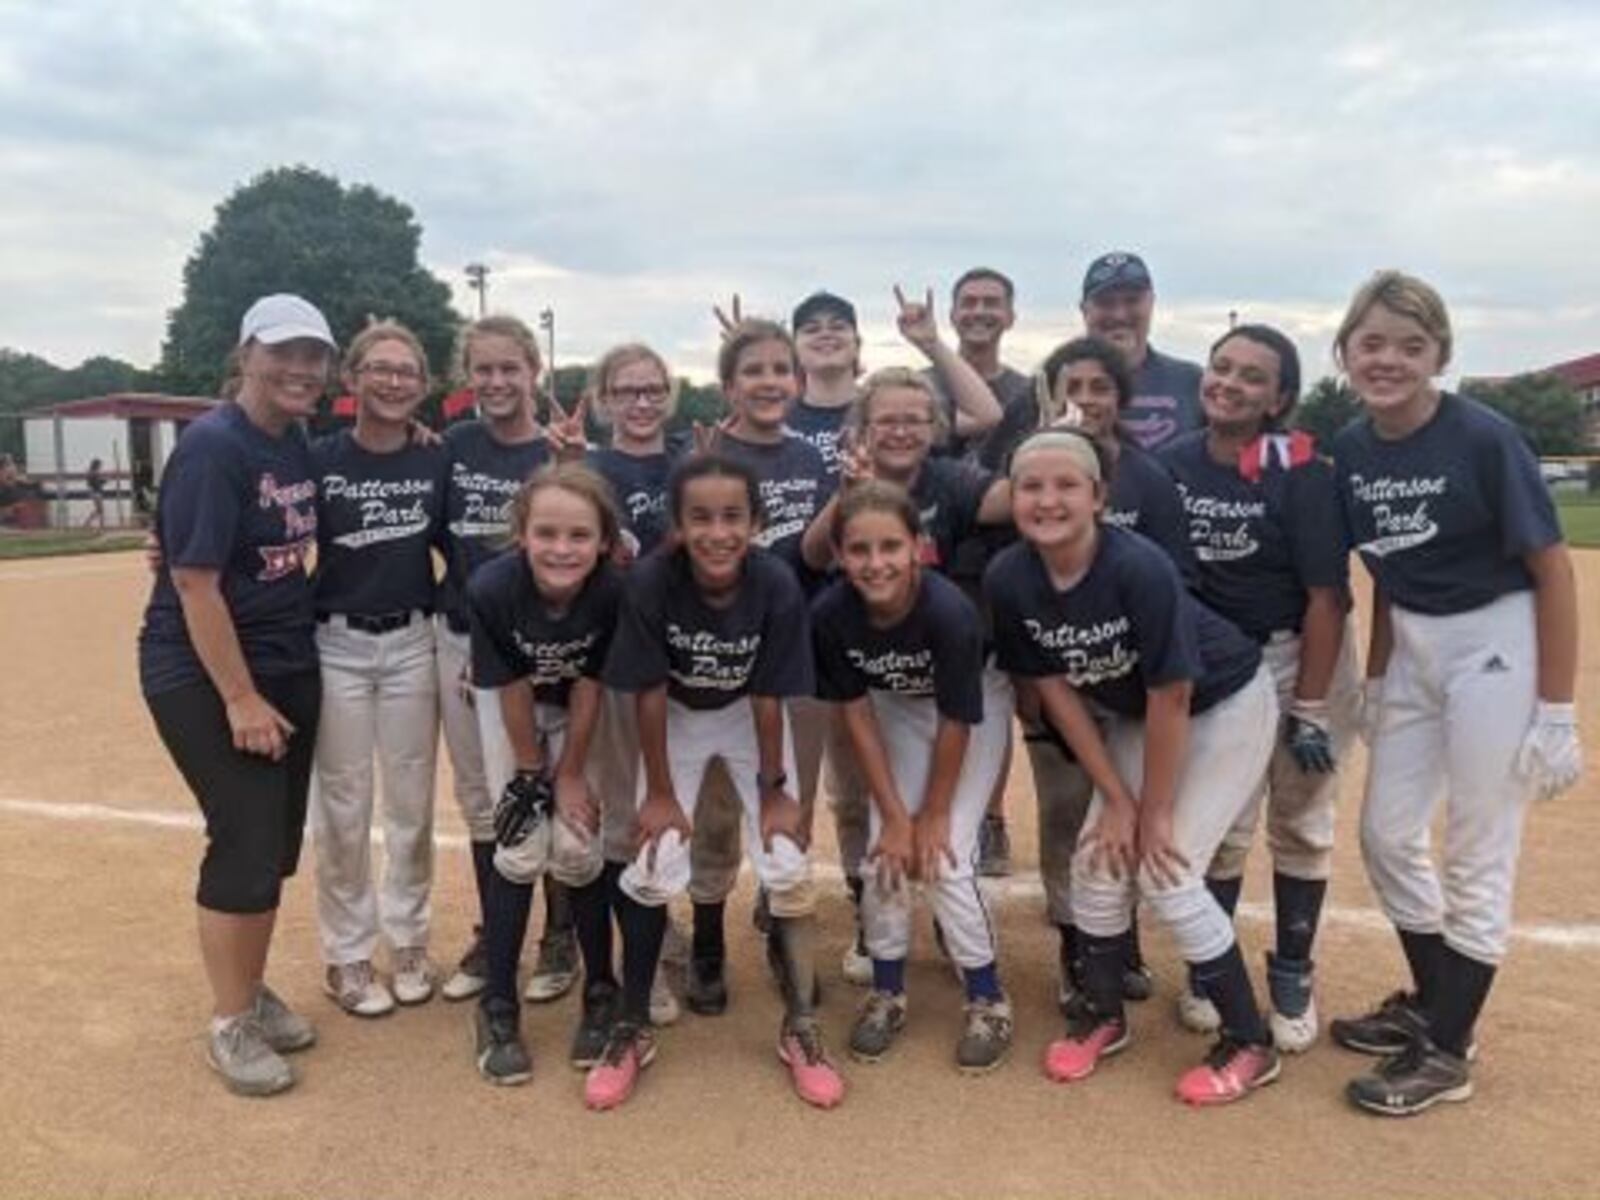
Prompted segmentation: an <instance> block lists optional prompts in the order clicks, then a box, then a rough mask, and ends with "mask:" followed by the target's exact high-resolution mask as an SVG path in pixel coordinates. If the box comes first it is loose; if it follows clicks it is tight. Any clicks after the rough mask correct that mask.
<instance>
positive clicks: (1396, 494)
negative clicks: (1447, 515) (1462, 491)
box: [1350, 474, 1450, 558]
mask: <svg viewBox="0 0 1600 1200" xmlns="http://www.w3.org/2000/svg"><path fill="white" fill-rule="evenodd" d="M1449 490H1450V489H1449V483H1448V477H1447V476H1444V475H1433V476H1424V477H1421V478H1405V479H1395V478H1392V477H1390V476H1387V475H1380V476H1379V477H1378V478H1376V479H1367V478H1365V477H1364V476H1361V475H1354V474H1353V475H1351V476H1350V491H1351V494H1352V495H1354V496H1355V498H1356V499H1357V500H1358V501H1360V502H1361V503H1362V504H1365V505H1366V506H1367V512H1368V514H1369V515H1370V516H1371V518H1372V528H1373V536H1372V537H1370V538H1368V539H1367V540H1366V541H1363V542H1361V543H1359V544H1358V545H1357V546H1356V549H1358V550H1360V551H1362V552H1363V553H1366V554H1371V555H1374V556H1375V557H1377V558H1383V557H1385V556H1387V555H1390V554H1394V553H1395V552H1397V551H1400V550H1410V549H1412V548H1413V547H1416V546H1421V545H1423V544H1424V543H1426V542H1431V541H1432V540H1433V539H1434V538H1436V537H1437V536H1439V524H1438V522H1437V521H1435V520H1434V519H1433V515H1432V513H1430V512H1429V509H1428V506H1429V504H1430V503H1432V502H1433V501H1435V500H1442V499H1443V498H1444V497H1445V496H1446V495H1447V494H1448V492H1449Z"/></svg>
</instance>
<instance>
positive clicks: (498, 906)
mask: <svg viewBox="0 0 1600 1200" xmlns="http://www.w3.org/2000/svg"><path fill="white" fill-rule="evenodd" d="M477 847H478V843H476V842H474V843H473V849H474V850H476V849H477ZM488 886H489V897H488V902H487V903H486V904H485V905H484V913H483V947H484V953H485V955H486V956H487V958H488V960H489V982H488V986H487V988H486V989H485V992H486V994H487V995H489V996H490V997H492V998H494V999H497V1000H509V1001H510V1002H511V1003H513V1004H515V1003H516V1002H517V963H518V961H519V960H520V959H521V958H522V939H523V938H525V937H527V935H528V913H529V911H530V910H531V909H532V908H533V884H531V883H512V882H511V881H510V880H509V879H507V878H506V877H505V876H504V875H502V874H500V872H499V871H493V870H491V871H490V872H489V883H488Z"/></svg>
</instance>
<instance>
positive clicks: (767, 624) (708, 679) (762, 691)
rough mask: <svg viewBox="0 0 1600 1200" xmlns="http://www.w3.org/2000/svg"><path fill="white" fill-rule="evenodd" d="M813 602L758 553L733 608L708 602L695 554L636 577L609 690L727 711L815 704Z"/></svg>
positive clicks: (663, 559) (630, 583)
mask: <svg viewBox="0 0 1600 1200" xmlns="http://www.w3.org/2000/svg"><path fill="white" fill-rule="evenodd" d="M814 679H815V677H814V674H813V671H812V664H811V630H810V623H809V621H808V620H807V614H806V601H805V596H804V595H803V594H802V593H801V591H800V585H799V584H798V583H797V582H795V577H794V572H793V571H791V570H790V569H789V568H788V567H787V566H786V565H785V564H784V563H783V561H782V560H781V559H779V558H778V557H777V556H776V555H774V554H772V553H771V552H769V551H766V550H761V549H759V548H756V547H752V548H751V550H750V553H749V555H748V556H747V557H746V558H745V563H744V578H743V579H742V580H740V583H739V590H738V592H737V594H736V595H735V597H734V600H733V603H732V604H730V605H729V606H728V607H726V608H713V607H712V606H711V605H709V604H707V603H706V602H705V601H704V600H702V599H701V598H700V589H699V588H698V587H697V586H696V585H695V582H694V575H693V571H692V569H691V568H690V565H689V557H688V554H687V553H686V552H685V551H683V550H675V551H673V552H672V553H671V554H657V555H653V556H651V557H650V558H646V559H641V560H640V561H639V562H636V563H634V564H633V566H632V567H630V568H629V569H628V578H627V587H626V593H625V596H624V600H623V604H622V615H621V617H620V619H619V620H618V623H617V636H616V639H615V640H614V641H613V643H612V646H611V653H610V656H609V657H608V658H607V660H606V668H605V681H606V684H607V685H608V686H610V687H613V688H616V689H617V690H618V691H623V692H645V691H649V690H650V689H651V688H654V687H659V686H660V685H661V684H663V683H664V684H666V685H667V694H668V695H669V696H670V697H672V699H674V700H676V701H678V702H679V703H680V704H683V705H685V706H686V707H688V708H694V709H707V710H709V709H718V708H726V707H727V706H728V705H729V704H732V703H733V702H734V701H735V700H738V699H739V698H740V697H741V696H809V695H811V693H812V691H813V688H814V686H815V684H814Z"/></svg>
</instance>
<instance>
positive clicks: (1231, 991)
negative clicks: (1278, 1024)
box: [1189, 942, 1269, 1046]
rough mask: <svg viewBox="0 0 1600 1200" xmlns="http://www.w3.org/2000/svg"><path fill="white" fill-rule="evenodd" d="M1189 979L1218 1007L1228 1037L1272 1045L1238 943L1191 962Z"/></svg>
mask: <svg viewBox="0 0 1600 1200" xmlns="http://www.w3.org/2000/svg"><path fill="white" fill-rule="evenodd" d="M1189 978H1190V980H1191V981H1192V982H1193V983H1194V984H1195V985H1196V987H1197V988H1198V989H1199V992H1200V994H1201V995H1202V996H1204V997H1205V998H1206V999H1208V1000H1210V1001H1211V1003H1212V1004H1214V1005H1216V1006H1217V1013H1218V1015H1219V1016H1221V1017H1222V1032H1223V1034H1224V1035H1225V1036H1227V1037H1229V1038H1231V1039H1232V1040H1233V1041H1235V1042H1242V1043H1246V1044H1249V1045H1258V1046H1259V1045H1265V1044H1266V1043H1267V1042H1268V1040H1269V1039H1268V1037H1267V1026H1266V1023H1265V1022H1264V1021H1263V1020H1262V1019H1261V1008H1260V1006H1258V1005H1257V1004H1256V994H1255V991H1254V990H1253V989H1252V988H1251V986H1250V973H1249V972H1248V971H1246V970H1245V966H1244V955H1243V954H1241V953H1240V952H1239V943H1238V942H1235V943H1234V944H1233V945H1231V946H1229V947H1228V949H1227V950H1226V951H1225V952H1224V953H1222V954H1219V955H1218V956H1217V957H1216V958H1213V959H1208V960H1207V961H1205V962H1198V963H1191V964H1190V970H1189Z"/></svg>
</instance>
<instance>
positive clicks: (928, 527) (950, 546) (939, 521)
mask: <svg viewBox="0 0 1600 1200" xmlns="http://www.w3.org/2000/svg"><path fill="white" fill-rule="evenodd" d="M994 481H995V476H994V474H993V473H992V472H989V471H985V470H983V469H981V468H979V467H975V466H971V465H969V464H968V463H965V462H960V461H957V460H956V459H951V458H929V459H927V460H925V461H924V462H923V464H922V468H921V470H919V471H918V472H917V478H916V482H915V483H914V484H912V487H911V499H912V501H913V502H914V503H915V504H916V506H917V511H918V512H919V513H920V514H921V517H922V532H923V533H924V534H926V535H927V537H928V555H929V557H928V558H927V559H925V560H924V561H926V562H927V564H928V565H929V566H934V567H938V568H939V569H940V570H942V571H945V572H946V573H950V572H951V570H952V569H953V567H954V566H955V563H956V547H957V546H959V545H961V543H962V542H964V541H966V540H967V539H968V538H970V537H972V536H973V535H974V534H976V533H977V532H978V509H979V508H981V507H982V505H983V498H984V496H986V495H988V493H989V488H990V487H992V486H993V485H994Z"/></svg>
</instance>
